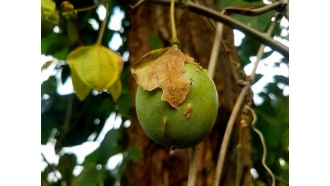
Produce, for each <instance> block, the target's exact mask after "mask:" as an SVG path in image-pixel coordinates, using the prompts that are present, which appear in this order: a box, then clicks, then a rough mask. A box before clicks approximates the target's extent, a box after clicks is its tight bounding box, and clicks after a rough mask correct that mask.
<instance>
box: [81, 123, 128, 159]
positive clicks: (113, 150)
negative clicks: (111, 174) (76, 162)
mask: <svg viewBox="0 0 330 186" xmlns="http://www.w3.org/2000/svg"><path fill="white" fill-rule="evenodd" d="M119 137H120V135H119V130H115V129H112V130H109V131H108V133H107V134H106V135H105V137H104V139H103V141H102V142H101V144H100V146H99V147H98V148H97V149H96V150H95V151H93V152H92V153H91V154H89V155H87V156H86V158H85V161H84V165H87V164H91V163H99V164H102V165H105V164H106V163H107V161H108V159H109V158H110V157H111V156H113V155H115V154H117V153H120V152H121V151H122V150H123V149H122V147H121V146H120V145H119V144H118V140H119Z"/></svg>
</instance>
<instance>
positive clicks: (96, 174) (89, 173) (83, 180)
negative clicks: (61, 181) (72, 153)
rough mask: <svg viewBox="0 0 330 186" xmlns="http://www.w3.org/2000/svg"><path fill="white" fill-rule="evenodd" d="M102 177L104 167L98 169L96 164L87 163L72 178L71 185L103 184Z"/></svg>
mask: <svg viewBox="0 0 330 186" xmlns="http://www.w3.org/2000/svg"><path fill="white" fill-rule="evenodd" d="M104 178H105V169H103V168H101V169H98V168H97V166H96V164H89V165H86V166H84V169H83V170H82V171H81V173H80V174H79V175H78V176H77V177H75V178H74V179H73V180H72V186H103V185H104V184H103V180H104Z"/></svg>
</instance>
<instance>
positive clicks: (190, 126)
mask: <svg viewBox="0 0 330 186" xmlns="http://www.w3.org/2000/svg"><path fill="white" fill-rule="evenodd" d="M184 67H185V72H184V74H183V77H184V78H185V79H186V80H191V82H192V84H191V89H190V92H189V94H188V96H187V97H186V100H185V101H184V102H183V103H182V104H181V105H179V106H178V107H177V108H176V109H175V108H173V107H172V106H170V104H169V103H168V102H165V101H162V100H161V95H162V90H161V89H156V90H153V91H144V90H143V89H142V88H141V87H140V86H139V87H138V89H137V93H136V111H137V117H138V120H139V122H140V125H141V127H142V129H143V130H144V132H145V133H146V135H147V136H148V137H149V138H150V139H152V140H153V141H154V142H156V143H158V144H160V145H162V146H164V147H167V148H188V147H192V146H195V145H197V144H198V143H199V142H201V141H202V140H203V139H204V137H206V135H208V134H209V133H210V132H211V130H212V128H213V125H214V123H215V120H216V117H217V113H218V107H219V103H218V94H217V91H216V88H215V85H214V83H213V81H212V80H211V79H210V78H209V76H208V75H207V72H206V70H205V69H202V68H201V67H200V66H198V65H196V64H191V63H186V64H185V66H184Z"/></svg>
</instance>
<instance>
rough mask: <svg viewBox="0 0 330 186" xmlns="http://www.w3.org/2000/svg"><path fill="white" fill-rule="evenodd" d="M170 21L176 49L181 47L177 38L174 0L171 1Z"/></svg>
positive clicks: (173, 43)
mask: <svg viewBox="0 0 330 186" xmlns="http://www.w3.org/2000/svg"><path fill="white" fill-rule="evenodd" d="M170 19H171V30H172V45H173V46H174V47H179V41H178V38H177V36H176V27H175V20H174V0H171V7H170Z"/></svg>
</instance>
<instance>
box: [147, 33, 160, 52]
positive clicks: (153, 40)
mask: <svg viewBox="0 0 330 186" xmlns="http://www.w3.org/2000/svg"><path fill="white" fill-rule="evenodd" d="M148 42H149V44H150V47H151V49H157V48H161V47H162V41H161V40H160V39H159V37H158V35H157V34H156V32H151V33H150V34H149V35H148Z"/></svg>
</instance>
